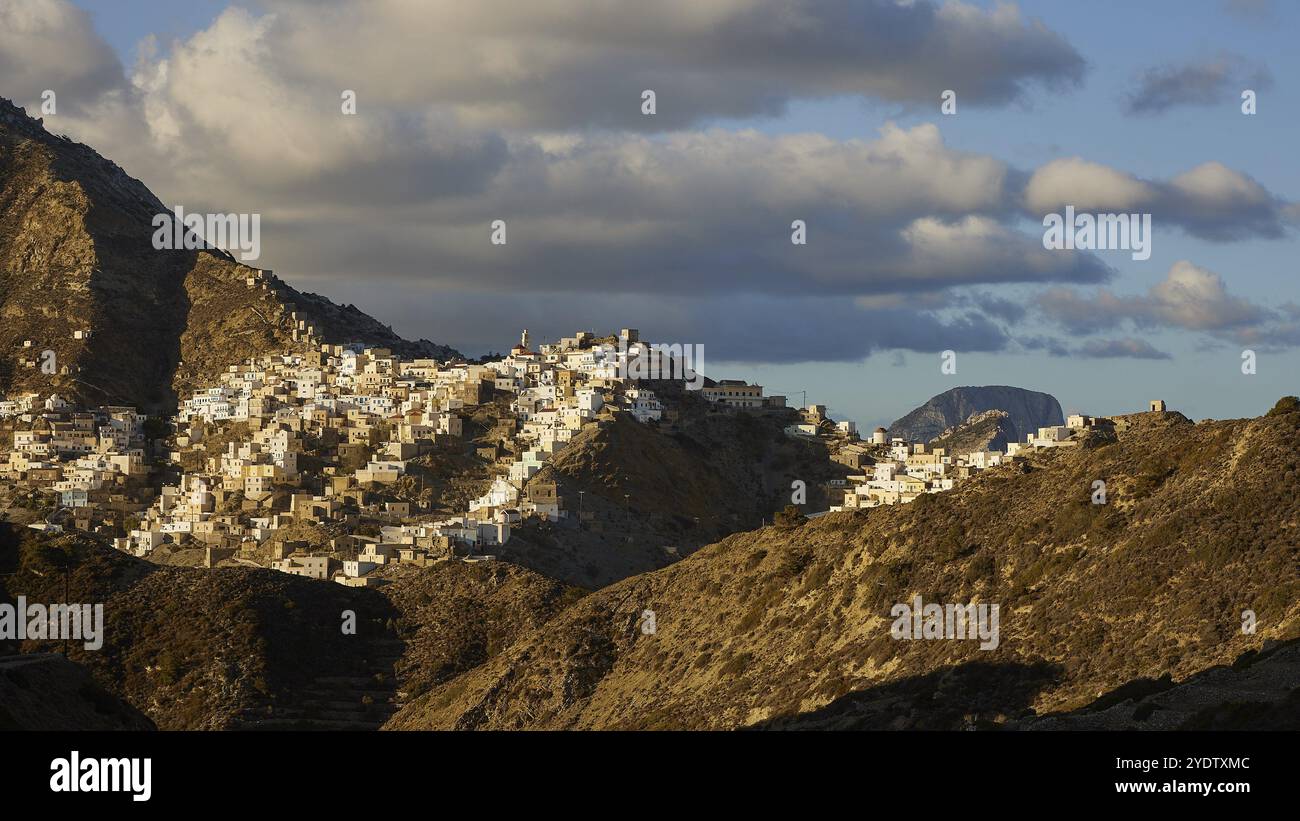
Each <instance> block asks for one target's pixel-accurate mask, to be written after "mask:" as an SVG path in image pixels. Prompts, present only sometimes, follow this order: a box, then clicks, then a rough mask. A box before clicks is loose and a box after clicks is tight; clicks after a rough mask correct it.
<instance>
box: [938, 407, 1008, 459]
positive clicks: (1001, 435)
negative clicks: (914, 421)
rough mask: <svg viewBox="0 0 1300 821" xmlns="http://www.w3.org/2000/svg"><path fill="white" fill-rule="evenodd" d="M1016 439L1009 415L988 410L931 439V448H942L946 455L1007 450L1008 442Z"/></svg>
mask: <svg viewBox="0 0 1300 821" xmlns="http://www.w3.org/2000/svg"><path fill="white" fill-rule="evenodd" d="M1016 439H1017V437H1016V430H1015V427H1014V425H1013V424H1012V423H1011V414H1009V413H1007V412H1006V411H1004V410H990V411H984V412H983V413H976V414H972V415H971V416H970V418H968V419H967V420H966V421H964V422H962V423H961V424H959V425H955V426H953V427H951V428H948V429H947V430H945V431H944V432H943V433H941V434H939V435H938V436H937V437H935V438H934V439H932V440H930V445H931V446H933V447H936V448H944V449H945V450H946V452H947V453H972V452H976V451H985V450H1006V449H1007V443H1009V442H1014V441H1016Z"/></svg>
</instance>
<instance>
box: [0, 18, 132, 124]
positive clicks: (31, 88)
mask: <svg viewBox="0 0 1300 821" xmlns="http://www.w3.org/2000/svg"><path fill="white" fill-rule="evenodd" d="M0 78H2V79H3V82H4V88H3V93H4V94H5V95H7V96H9V97H10V98H11V99H13V100H14V101H15V102H16V103H18V104H19V105H23V106H27V107H29V109H30V108H31V107H32V106H35V105H37V104H39V102H40V101H41V94H42V92H43V91H45V90H46V89H49V90H51V91H53V92H54V93H55V95H56V101H57V108H58V110H59V112H60V113H63V112H66V113H74V112H82V111H85V110H87V109H88V108H89V107H91V106H92V105H93V104H94V103H95V102H96V101H97V100H98V99H99V98H100V96H101V95H103V94H106V93H110V92H112V91H114V90H121V89H123V88H125V85H126V83H125V76H124V75H123V72H122V65H121V63H120V62H119V61H118V59H117V55H116V54H114V53H113V50H112V49H111V48H109V46H108V44H107V43H105V42H104V40H103V39H102V38H101V37H100V36H99V35H98V34H97V33H96V32H95V30H94V27H93V26H92V25H91V21H90V15H89V14H87V13H86V12H85V11H83V10H81V9H79V8H77V7H75V6H73V5H71V4H70V3H67V2H62V0H25V2H21V3H0ZM56 116H57V115H56Z"/></svg>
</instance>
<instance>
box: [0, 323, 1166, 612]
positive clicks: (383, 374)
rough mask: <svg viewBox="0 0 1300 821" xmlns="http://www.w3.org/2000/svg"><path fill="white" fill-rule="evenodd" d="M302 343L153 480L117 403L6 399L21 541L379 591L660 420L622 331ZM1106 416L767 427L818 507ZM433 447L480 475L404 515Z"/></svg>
mask: <svg viewBox="0 0 1300 821" xmlns="http://www.w3.org/2000/svg"><path fill="white" fill-rule="evenodd" d="M313 341H314V340H313ZM615 342H616V344H614V343H615ZM305 348H306V349H305V350H304V351H298V352H287V353H282V354H277V355H271V356H263V357H260V358H256V359H249V360H246V361H245V362H243V363H241V364H239V365H232V366H230V367H229V368H228V369H227V371H226V372H225V373H223V374H222V375H221V377H220V378H219V379H218V380H217V383H216V384H214V385H211V386H209V387H206V388H204V389H202V390H200V391H198V392H196V393H195V394H194V395H193V396H191V397H190V398H188V399H186V400H185V401H184V402H183V403H182V405H181V407H180V408H179V411H178V413H177V415H176V418H175V420H174V426H173V428H174V437H173V438H172V441H173V442H174V449H173V450H171V451H170V452H169V454H168V456H169V458H168V459H166V460H164V461H165V462H166V463H168V464H169V465H170V466H171V467H170V470H171V472H173V473H174V474H175V475H174V478H173V480H172V481H166V480H165V478H164V480H163V481H161V482H160V481H159V480H158V478H157V476H156V475H152V474H154V473H155V472H163V471H165V470H167V469H168V464H164V465H154V464H151V462H152V460H150V459H148V458H146V449H147V447H148V443H147V442H146V438H145V435H144V426H145V421H146V419H145V417H144V416H143V415H142V414H140V413H138V412H137V411H136V410H135V409H134V408H130V407H117V406H106V407H99V408H95V409H92V410H79V409H77V408H75V407H73V406H72V405H71V404H70V403H68V402H66V401H64V400H63V399H61V398H60V397H59V396H58V395H50V396H48V397H44V398H42V397H41V396H40V395H38V394H32V393H29V394H23V395H20V396H16V397H6V398H4V399H3V400H0V424H3V425H4V426H5V427H6V428H9V429H11V430H12V447H11V448H10V449H9V450H8V452H0V478H2V479H3V480H4V481H5V482H6V483H7V484H8V485H10V486H12V487H14V488H17V489H19V490H24V491H28V492H33V493H37V494H39V495H43V496H45V497H46V499H47V504H46V505H44V507H45V508H46V509H48V510H50V511H52V512H51V513H50V515H48V516H45V521H44V522H37V523H36V524H34V525H32V527H35V528H38V529H45V530H52V531H58V530H61V529H64V528H75V529H78V530H83V531H87V532H91V533H98V534H100V535H102V536H104V537H105V538H111V539H112V541H113V544H114V545H115V546H116V547H117V548H119V549H121V550H123V551H126V552H129V553H132V554H134V555H136V556H141V557H147V556H149V555H150V554H152V553H153V552H154V551H155V550H157V549H159V548H160V547H162V546H164V545H171V546H175V545H190V546H197V547H203V548H206V552H205V562H206V563H207V564H208V566H212V565H213V564H214V563H216V562H219V561H221V560H224V559H230V560H233V561H237V562H244V563H252V564H262V563H265V562H267V561H269V562H270V563H271V566H272V567H274V568H275V569H277V570H280V571H283V572H286V573H292V574H296V575H301V576H306V577H309V578H315V579H334V580H335V581H338V582H340V583H343V584H348V585H355V586H366V585H371V584H377V583H382V578H383V576H384V574H383V573H378V574H376V573H375V571H376V570H379V569H381V568H384V567H385V566H388V565H393V564H415V565H421V564H425V563H428V562H432V561H438V560H441V559H444V558H450V557H460V558H465V559H468V560H482V559H490V558H492V557H493V556H494V555H495V551H496V550H497V549H498V548H500V547H501V546H503V545H505V544H506V543H507V542H508V541H509V539H510V537H511V529H512V527H513V528H517V527H519V526H520V525H522V524H523V523H525V522H527V521H529V520H536V519H544V520H551V521H556V520H559V519H563V518H566V517H567V516H568V511H567V509H566V507H565V505H564V502H563V500H562V499H561V498H560V496H559V494H558V493H557V489H556V486H555V484H554V483H553V482H544V481H540V480H538V479H537V474H538V472H539V471H541V470H542V468H543V467H544V466H545V465H546V464H547V462H548V461H550V460H551V459H552V457H553V456H554V455H555V454H556V453H557V452H558V451H560V450H561V449H563V448H564V447H565V446H566V445H567V444H568V443H569V442H570V441H571V440H572V439H573V437H574V436H575V435H577V434H578V432H579V431H581V430H582V429H583V427H584V426H586V425H591V424H596V423H598V421H599V420H601V419H611V418H613V416H615V415H616V414H627V415H628V416H629V417H631V418H632V419H635V420H636V421H637V422H640V423H645V424H652V423H659V422H660V421H661V420H663V421H664V422H665V423H671V422H672V421H673V419H674V418H675V415H676V413H677V412H678V411H677V410H676V409H675V408H666V407H665V406H664V404H663V403H662V402H661V401H660V399H659V397H657V396H656V395H655V393H654V392H653V391H651V390H649V389H647V388H646V387H645V385H644V384H643V383H642V382H640V381H639V380H638V379H636V378H628V374H629V373H644V372H646V371H647V368H645V367H638V363H639V364H640V365H642V366H644V365H645V364H646V363H645V362H644V361H642V358H643V357H644V358H647V359H651V358H654V357H656V356H659V355H660V354H661V353H662V352H661V351H660V350H659V346H651V345H648V344H647V343H643V342H641V341H640V339H639V334H638V332H637V331H636V330H635V329H630V328H627V329H623V330H621V331H620V332H619V334H618V337H617V338H616V340H614V342H611V340H610V339H609V338H608V337H606V338H597V337H595V336H594V335H593V334H591V333H588V332H580V333H578V334H575V335H574V336H572V337H565V338H563V339H561V340H559V341H558V342H556V343H552V344H542V345H539V346H537V348H536V350H534V349H533V347H532V345H531V340H530V338H529V334H528V332H527V331H524V332H523V334H522V335H521V338H520V341H519V344H517V345H515V346H514V347H513V348H511V350H510V353H509V354H508V355H506V356H503V357H500V358H496V359H493V360H491V361H484V362H481V363H477V364H474V363H466V362H458V361H449V362H440V361H437V360H434V359H407V358H403V357H401V356H398V355H396V354H395V353H394V352H393V351H391V350H388V349H385V348H378V347H366V346H364V345H360V344H349V345H332V344H312V345H307V346H305ZM654 364H655V366H656V368H659V366H660V365H661V364H662V363H658V362H656V363H654ZM662 370H664V369H663V368H659V370H655V372H656V373H657V372H660V371H662ZM701 395H702V397H703V398H704V399H705V400H707V401H708V402H710V403H713V404H714V405H716V406H717V407H718V408H719V409H720V410H727V411H742V412H744V411H750V412H754V411H763V410H767V409H784V408H785V398H784V397H782V396H764V394H763V388H762V387H761V386H759V385H750V384H747V383H745V382H741V381H736V380H723V381H721V382H717V383H714V384H711V385H706V386H703V387H702V390H701ZM489 403H492V404H494V405H495V406H496V408H497V410H498V411H502V409H505V410H504V411H503V412H501V413H494V414H489V415H488V418H490V419H491V420H492V421H493V422H494V423H495V427H493V428H492V436H493V437H497V436H499V439H497V441H494V442H492V443H490V444H485V443H484V442H483V441H482V440H480V441H479V442H478V444H476V445H472V444H471V443H470V442H468V441H467V437H466V421H467V419H469V418H470V417H471V416H472V415H473V414H475V412H476V411H477V410H478V408H479V406H482V405H485V404H489ZM1150 408H1151V410H1153V411H1163V410H1164V403H1163V402H1152V403H1151V405H1150ZM1110 423H1111V420H1107V419H1097V418H1093V417H1088V416H1083V415H1078V414H1072V415H1071V416H1070V417H1069V418H1068V420H1067V422H1066V424H1065V425H1061V426H1052V427H1045V428H1040V429H1038V430H1037V431H1035V432H1034V433H1031V434H1029V435H1027V436H1026V439H1025V441H1024V442H1013V443H1010V444H1009V446H1008V447H1007V450H1006V452H1005V453H1004V452H1001V451H978V452H973V453H964V454H950V453H948V452H947V451H946V450H945V449H944V448H942V447H930V446H927V445H925V444H919V443H909V442H907V441H904V440H903V439H901V438H897V437H894V438H889V437H888V432H887V431H886V430H885V429H884V428H877V429H876V430H875V431H874V432H873V433H872V434H871V436H870V438H869V439H865V440H863V439H860V438H859V437H858V434H857V431H856V429H855V428H854V426H853V423H852V422H847V421H841V422H835V421H833V420H831V419H830V418H829V417H828V416H827V414H826V408H825V406H823V405H809V406H807V407H805V408H802V409H799V410H798V418H797V421H796V422H795V423H794V424H791V425H789V426H788V427H787V428H786V433H787V434H788V435H790V436H794V437H817V438H820V439H824V440H828V441H833V442H834V445H835V447H833V448H832V450H833V455H832V457H831V458H832V459H834V460H835V461H837V462H840V463H841V464H843V465H845V466H847V467H848V468H850V469H851V470H852V471H857V473H854V474H852V475H850V476H849V477H848V479H847V480H846V481H845V480H836V484H837V487H843V488H844V498H843V502H842V503H841V504H840V505H835V506H832V507H831V510H845V509H857V508H869V507H876V506H880V505H892V504H902V503H907V502H910V501H912V500H914V499H916V498H918V497H919V496H920V495H921V494H923V493H940V492H943V491H945V490H950V489H952V487H953V486H954V484H955V483H956V482H957V481H960V480H961V479H963V478H966V477H968V476H970V475H971V474H973V473H975V472H977V471H980V470H986V469H989V468H992V467H996V466H998V465H1000V464H1003V463H1004V462H1006V461H1009V460H1013V459H1017V458H1021V456H1022V455H1023V454H1024V453H1025V452H1027V451H1029V450H1033V449H1038V448H1054V447H1073V446H1077V445H1078V444H1079V435H1080V433H1081V432H1083V431H1085V430H1087V429H1089V428H1092V427H1096V426H1098V425H1107V424H1110ZM489 438H490V437H489ZM439 451H445V452H454V453H466V452H471V451H472V452H474V453H476V454H477V455H478V456H479V457H481V458H483V459H485V460H487V461H488V462H489V463H490V464H491V465H492V473H493V474H494V475H493V478H492V481H491V484H490V486H489V487H488V488H487V490H486V492H484V493H483V494H482V495H481V496H479V497H478V498H476V499H473V500H472V501H470V502H469V503H468V505H467V509H465V510H464V511H461V512H459V513H458V514H457V515H454V516H451V517H444V518H438V517H437V516H435V515H434V514H431V513H428V512H427V511H424V510H422V509H421V505H422V502H421V500H420V499H421V497H420V494H418V493H416V494H412V493H411V492H410V490H411V485H412V483H413V481H414V480H413V479H412V477H411V476H410V475H409V474H408V468H409V467H410V465H411V462H412V460H418V459H420V458H421V457H423V456H426V455H428V454H435V453H438V452H439ZM177 467H179V471H177V470H176V468H177ZM151 479H152V481H151ZM399 489H400V490H401V491H402V492H398V491H399ZM412 497H414V501H412ZM303 523H305V524H310V525H317V526H320V527H322V528H324V529H325V532H327V533H329V534H330V536H329V539H328V543H327V544H309V543H307V542H306V541H304V540H302V539H301V538H293V537H292V536H294V535H295V534H292V533H291V532H289V531H284V533H283V534H281V533H280V531H282V530H283V529H285V528H288V527H290V526H293V525H296V524H303ZM363 525H364V526H363ZM123 534H124V535H123ZM277 536H279V538H277ZM340 555H341V556H344V557H346V558H345V559H342V560H340V559H337V556H340ZM268 557H269V558H268Z"/></svg>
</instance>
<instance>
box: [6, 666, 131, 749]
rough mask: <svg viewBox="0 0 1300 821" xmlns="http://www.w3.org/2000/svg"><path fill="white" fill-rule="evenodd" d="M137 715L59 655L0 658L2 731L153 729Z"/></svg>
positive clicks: (79, 667)
mask: <svg viewBox="0 0 1300 821" xmlns="http://www.w3.org/2000/svg"><path fill="white" fill-rule="evenodd" d="M153 729H155V727H154V725H153V722H152V721H150V720H149V719H148V718H146V717H145V716H144V714H143V713H141V712H140V711H139V710H137V709H135V708H134V707H132V706H131V705H129V704H127V703H126V702H124V701H122V700H121V699H119V698H118V697H116V696H114V695H113V694H111V693H109V692H108V691H107V690H105V689H104V688H103V687H101V686H100V685H99V684H97V683H95V681H94V680H93V679H92V678H91V677H90V674H88V673H87V672H86V670H85V668H83V667H81V666H80V665H78V664H75V663H74V662H71V661H68V660H67V659H66V658H64V657H63V656H60V655H58V654H55V653H24V654H20V655H0V730H60V731H70V730H153Z"/></svg>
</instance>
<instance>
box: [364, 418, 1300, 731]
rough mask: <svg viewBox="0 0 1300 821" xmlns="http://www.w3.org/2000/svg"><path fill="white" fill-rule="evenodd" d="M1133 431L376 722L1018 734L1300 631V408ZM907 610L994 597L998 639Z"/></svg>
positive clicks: (724, 545) (781, 532)
mask: <svg viewBox="0 0 1300 821" xmlns="http://www.w3.org/2000/svg"><path fill="white" fill-rule="evenodd" d="M1124 421H1125V422H1126V424H1125V425H1123V426H1120V427H1121V429H1120V431H1119V432H1118V433H1117V434H1114V435H1109V436H1098V437H1092V438H1090V439H1089V440H1088V444H1087V446H1085V447H1082V448H1079V449H1069V450H1067V449H1050V450H1044V451H1041V452H1038V453H1035V454H1034V455H1033V457H1032V459H1031V460H1029V461H1028V462H1026V463H1024V464H1021V465H1008V466H1005V467H1002V468H997V469H993V470H989V471H985V472H983V473H981V474H979V475H978V477H977V478H974V479H972V480H971V481H969V482H965V483H963V484H961V485H959V486H958V488H957V489H955V490H953V491H950V492H948V493H943V494H937V495H933V496H923V497H921V498H920V499H918V500H917V501H916V502H913V503H911V504H908V505H902V506H896V507H884V508H876V509H872V510H869V511H857V512H852V513H850V512H845V513H842V514H829V515H826V516H823V517H820V518H818V519H816V520H814V521H810V522H807V523H805V524H802V525H798V526H794V527H785V528H781V527H767V528H763V529H762V530H759V531H755V532H751V533H740V534H736V535H733V536H730V537H728V538H726V539H724V540H723V541H721V542H719V543H717V544H715V545H711V546H709V547H707V548H704V549H702V550H700V551H698V552H697V553H695V554H694V555H692V556H690V557H688V558H686V559H685V560H683V561H681V562H678V563H676V564H674V565H672V566H670V567H668V568H665V569H663V570H660V571H657V572H654V573H648V574H644V575H640V576H636V577H633V578H630V579H627V580H625V581H623V582H620V583H618V584H615V585H612V586H610V587H608V588H605V589H604V590H601V591H599V592H597V593H594V594H592V595H590V596H587V597H586V598H583V599H582V600H580V601H578V602H577V603H575V604H574V605H572V606H571V607H569V608H568V609H567V610H566V611H564V612H563V613H562V614H560V615H559V616H558V617H556V618H555V619H553V620H552V621H551V622H549V623H548V624H547V625H546V627H545V629H544V630H537V631H534V632H532V633H530V634H528V635H526V636H524V637H522V638H521V639H519V640H518V641H516V642H515V644H514V645H513V646H511V647H510V648H509V649H508V650H506V651H505V652H503V653H501V654H500V655H498V656H497V657H496V658H494V659H492V660H491V661H489V662H487V663H485V664H483V665H481V666H480V667H477V668H475V669H474V670H472V671H470V672H468V673H466V674H464V675H462V676H460V677H458V678H456V679H454V680H453V681H451V682H449V683H448V684H446V685H443V686H442V687H439V688H437V689H435V690H433V691H431V692H430V693H428V694H427V695H425V696H423V697H420V698H418V699H415V700H413V701H411V702H410V703H408V704H407V705H405V706H404V707H403V709H402V710H400V711H399V712H398V714H397V715H396V716H395V717H394V718H393V719H392V720H391V721H390V722H389V724H388V726H389V727H391V728H397V729H404V728H411V729H414V728H453V727H454V728H572V727H590V728H634V727H636V728H737V727H798V726H814V725H815V726H836V727H858V726H870V727H877V726H883V727H890V728H896V729H905V728H958V727H972V726H974V727H999V726H1014V723H1015V722H1023V721H1025V720H1027V719H1029V718H1032V716H1034V715H1045V714H1048V713H1061V712H1069V711H1072V710H1078V709H1080V708H1083V707H1086V706H1087V705H1089V704H1092V703H1093V702H1095V701H1096V700H1097V699H1098V698H1099V697H1101V696H1103V695H1105V694H1106V693H1109V692H1112V691H1114V690H1116V689H1117V688H1119V687H1122V686H1124V685H1126V684H1128V683H1129V682H1131V681H1134V680H1138V679H1153V680H1159V679H1160V678H1161V677H1162V676H1166V675H1168V676H1169V677H1170V679H1171V680H1172V681H1174V682H1183V681H1184V680H1187V679H1189V678H1190V677H1192V676H1195V675H1196V674H1197V673H1200V672H1202V671H1204V670H1206V669H1207V668H1210V667H1213V666H1215V665H1223V664H1230V663H1231V662H1232V661H1233V660H1234V659H1236V658H1238V657H1239V656H1240V655H1241V654H1242V653H1244V652H1246V651H1249V650H1258V649H1260V648H1261V647H1262V645H1263V643H1264V642H1265V641H1266V640H1270V639H1272V640H1289V639H1293V638H1295V637H1297V636H1300V538H1298V536H1300V498H1298V497H1297V496H1296V494H1295V493H1294V488H1295V481H1296V474H1297V470H1298V469H1300V404H1297V403H1296V402H1295V401H1294V400H1288V401H1284V402H1280V403H1279V405H1278V407H1277V408H1276V409H1275V410H1274V411H1273V412H1270V414H1269V415H1267V416H1264V417H1260V418H1257V419H1244V420H1234V421H1220V422H1206V423H1200V424H1193V423H1191V422H1189V421H1188V420H1187V419H1186V418H1185V417H1182V416H1181V415H1179V414H1173V413H1170V414H1163V413H1161V414H1138V415H1134V416H1131V417H1127V418H1126V419H1125V420H1124ZM1098 479H1100V480H1103V481H1105V482H1106V483H1107V490H1108V496H1107V503H1106V504H1104V505H1094V504H1092V503H1091V496H1092V493H1093V482H1094V481H1096V480H1098ZM1011 499H1014V500H1015V504H1014V505H1011V504H1008V500H1011ZM918 595H919V596H922V598H923V601H924V602H927V603H940V604H943V603H970V602H977V603H986V604H998V606H999V608H1000V614H1001V615H1000V643H999V645H998V647H997V648H996V649H992V650H981V649H979V647H978V644H979V642H976V641H960V640H930V641H925V640H916V641H906V640H896V639H894V638H893V637H892V636H891V630H890V627H891V622H892V621H893V618H892V616H891V610H892V608H894V606H895V605H897V604H899V603H903V602H910V601H912V600H913V597H915V596H918ZM645 610H652V611H654V613H655V630H654V631H653V632H652V633H647V632H646V631H645V630H644V629H643V627H642V625H643V624H644V619H643V612H644V611H645ZM1246 610H1250V611H1252V612H1253V613H1254V615H1255V618H1256V619H1257V629H1256V630H1255V632H1254V633H1246V632H1244V631H1243V629H1242V619H1243V615H1242V614H1243V612H1244V611H1246ZM882 699H883V701H882ZM863 703H867V704H877V705H879V704H887V705H888V709H884V710H882V709H864V708H862V704H863Z"/></svg>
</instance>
